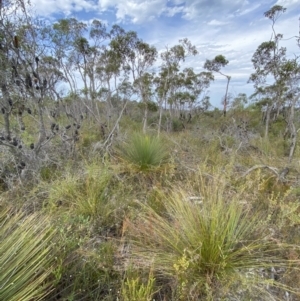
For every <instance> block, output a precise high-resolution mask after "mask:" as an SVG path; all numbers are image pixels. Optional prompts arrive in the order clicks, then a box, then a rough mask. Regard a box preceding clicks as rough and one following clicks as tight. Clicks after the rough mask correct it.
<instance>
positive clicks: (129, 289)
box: [121, 270, 155, 301]
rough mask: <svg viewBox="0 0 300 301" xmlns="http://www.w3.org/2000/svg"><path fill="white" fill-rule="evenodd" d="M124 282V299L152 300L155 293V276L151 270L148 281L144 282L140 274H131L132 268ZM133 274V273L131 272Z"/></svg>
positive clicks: (132, 300)
mask: <svg viewBox="0 0 300 301" xmlns="http://www.w3.org/2000/svg"><path fill="white" fill-rule="evenodd" d="M127 274H129V275H128V276H129V277H126V278H125V279H124V281H123V283H122V288H121V296H122V301H152V300H153V294H154V285H155V278H154V277H153V274H152V273H151V272H150V273H149V276H148V278H147V281H146V283H143V282H142V281H141V279H140V277H139V276H136V277H133V275H130V270H129V271H128V272H127ZM131 274H132V273H131Z"/></svg>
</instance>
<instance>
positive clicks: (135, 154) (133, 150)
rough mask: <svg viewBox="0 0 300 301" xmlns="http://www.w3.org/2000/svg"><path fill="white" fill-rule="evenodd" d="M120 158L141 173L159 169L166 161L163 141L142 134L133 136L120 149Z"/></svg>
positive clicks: (166, 155) (166, 156) (166, 154)
mask: <svg viewBox="0 0 300 301" xmlns="http://www.w3.org/2000/svg"><path fill="white" fill-rule="evenodd" d="M120 156H121V157H122V158H123V159H125V160H126V161H127V162H128V163H131V164H133V165H134V166H135V167H137V168H138V169H139V170H141V171H145V170H150V169H151V168H155V167H159V166H160V165H161V164H163V163H166V162H167V160H168V153H167V150H166V148H165V147H164V144H163V141H162V140H161V139H160V138H158V137H155V136H148V135H143V134H134V135H133V136H132V138H131V139H130V140H129V141H128V142H127V143H126V144H125V145H124V146H123V147H121V148H120Z"/></svg>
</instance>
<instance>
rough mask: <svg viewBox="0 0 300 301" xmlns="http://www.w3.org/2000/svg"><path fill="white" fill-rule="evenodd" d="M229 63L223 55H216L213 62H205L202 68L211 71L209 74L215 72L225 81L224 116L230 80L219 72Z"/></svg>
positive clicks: (229, 77)
mask: <svg viewBox="0 0 300 301" xmlns="http://www.w3.org/2000/svg"><path fill="white" fill-rule="evenodd" d="M228 63H229V61H228V60H227V59H226V58H225V56H223V55H217V56H216V57H215V58H214V59H213V60H206V62H205V63H204V68H205V69H207V70H209V71H211V72H216V73H219V74H221V75H222V76H225V77H226V79H227V84H226V91H225V95H224V100H223V114H224V116H226V111H227V105H228V87H229V83H230V80H231V76H229V75H226V74H224V73H223V72H221V68H222V67H225V66H226V65H227V64H228Z"/></svg>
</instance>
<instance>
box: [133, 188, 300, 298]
mask: <svg viewBox="0 0 300 301" xmlns="http://www.w3.org/2000/svg"><path fill="white" fill-rule="evenodd" d="M207 185H209V183H207ZM210 185H211V186H208V188H207V191H206V193H204V194H203V196H204V199H203V201H202V202H201V201H200V202H199V201H197V203H195V201H193V200H191V199H190V198H189V197H187V194H185V193H183V192H179V193H176V194H174V195H172V196H170V197H167V198H166V199H165V211H164V213H163V214H161V213H159V212H156V211H155V210H153V209H152V208H151V207H150V206H148V205H144V204H142V205H141V206H142V208H143V210H142V212H141V213H140V215H139V218H138V219H137V220H136V221H135V222H132V223H131V222H130V223H129V230H128V231H129V236H130V244H131V247H130V248H131V251H132V254H131V255H132V258H133V261H134V262H135V264H136V266H137V267H138V268H141V267H142V268H149V269H153V270H154V273H155V275H156V276H157V277H159V278H161V279H164V280H165V282H166V283H172V284H171V286H172V296H167V298H171V299H172V300H219V299H218V298H220V297H221V296H222V297H226V298H229V299H226V300H231V299H230V298H235V299H232V300H246V299H244V298H249V300H250V299H251V298H254V299H253V300H256V299H255V298H256V297H257V296H259V295H262V294H264V297H263V298H264V300H274V298H273V296H272V289H269V288H270V287H272V288H274V289H275V290H276V289H277V290H278V289H282V288H283V289H285V290H292V289H291V288H288V287H286V286H285V285H284V284H283V283H281V282H278V281H276V280H275V278H274V277H271V276H270V274H268V271H269V272H270V271H276V270H278V269H283V270H284V269H286V268H288V267H295V266H296V264H297V262H296V261H294V262H292V261H288V260H286V259H284V257H283V256H282V255H281V254H282V252H283V250H284V249H285V248H288V247H287V246H286V247H285V246H284V245H283V244H280V245H278V244H277V243H275V242H274V241H272V240H269V239H267V238H266V235H264V234H263V232H262V231H261V227H260V225H261V223H260V220H259V215H256V216H253V213H250V212H248V211H247V210H246V209H245V208H244V207H243V205H242V204H241V203H239V201H238V198H237V197H232V196H231V198H230V199H226V197H225V195H224V190H223V188H224V187H223V188H222V186H223V185H219V186H218V185H217V184H216V183H210ZM204 189H205V188H204ZM298 264H299V263H298ZM270 273H271V272H270ZM277 293H278V292H277ZM247 300H248V299H247Z"/></svg>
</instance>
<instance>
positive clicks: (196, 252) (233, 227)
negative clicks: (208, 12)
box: [0, 0, 300, 301]
mask: <svg viewBox="0 0 300 301" xmlns="http://www.w3.org/2000/svg"><path fill="white" fill-rule="evenodd" d="M284 12H285V8H284V7H282V6H279V5H276V6H274V7H272V8H271V9H270V10H269V11H267V12H266V13H265V17H266V26H268V24H269V23H268V21H269V22H271V25H272V27H271V31H273V33H272V37H271V39H270V40H269V41H266V42H264V43H262V44H261V45H258V47H257V50H256V51H255V53H254V54H253V57H252V63H253V73H252V74H251V75H250V78H249V82H251V83H253V85H254V88H255V93H254V94H253V95H251V96H249V97H248V96H247V95H246V94H244V93H240V94H239V95H237V96H235V97H233V96H232V95H230V93H228V87H229V85H230V80H231V75H230V74H227V71H224V72H223V68H224V69H225V68H226V65H228V64H230V62H229V61H228V60H227V59H226V58H225V57H224V56H223V55H222V54H220V55H217V56H216V57H215V58H208V59H207V60H206V61H205V62H203V71H201V72H199V73H197V72H196V71H195V70H194V69H193V68H191V67H188V66H187V65H188V60H189V58H190V57H193V56H196V55H197V48H196V47H195V46H194V45H193V44H192V42H191V41H189V40H188V39H183V40H180V41H179V42H178V44H177V45H174V46H171V47H167V48H166V49H164V50H162V51H160V52H159V53H160V55H158V50H157V49H156V48H155V47H153V46H151V45H149V44H148V43H146V42H145V41H143V40H142V39H140V38H139V37H138V35H137V33H135V32H133V31H128V32H127V31H125V30H124V29H123V28H121V27H120V26H119V25H114V26H112V27H111V28H110V29H108V28H106V26H105V25H104V24H103V23H101V22H100V21H98V20H94V21H92V22H91V23H89V24H85V23H82V22H80V21H78V20H76V19H75V18H69V19H61V20H57V21H55V22H54V23H52V24H49V23H48V22H44V21H43V20H40V19H37V18H34V17H32V13H31V12H30V7H29V6H28V4H27V3H26V2H24V1H23V0H14V1H12V0H2V1H0V110H1V112H0V300H5V301H13V300H18V301H20V300H21V301H25V300H31V301H32V300H34V301H36V300H47V301H55V300H69V301H71V300H72V301H73V300H74V301H79V300H86V301H90V300H95V301H96V300H106V301H116V300H120V301H152V300H155V301H169V300H170V301H181V300H182V301H183V300H191V301H198V300H201V301H202V300H205V301H212V300H227V301H235V300H255V301H260V300H261V301H265V300H290V301H291V300H293V301H296V300H300V289H299V288H300V276H299V275H300V273H299V271H300V247H299V246H300V235H299V233H300V202H299V196H300V151H299V140H298V137H297V136H298V132H299V129H300V121H299V120H300V119H299V118H300V111H299V96H300V90H299V82H300V65H299V60H298V58H297V57H295V56H293V57H292V58H291V57H290V56H289V54H288V49H286V48H285V47H284V45H283V40H282V38H283V37H282V35H281V34H280V33H277V31H276V30H277V28H276V24H275V23H276V20H277V19H278V17H280V15H281V14H283V13H284ZM267 19H268V20H267ZM295 43H298V44H299V39H297V38H295ZM299 46H300V45H299ZM154 64H155V66H156V67H155V68H154ZM157 66H159V67H157ZM215 74H220V75H222V76H223V77H224V78H225V79H226V85H224V98H223V105H222V108H221V109H220V110H219V109H217V108H212V106H211V104H210V98H209V93H208V88H209V86H210V83H211V82H212V81H213V80H214V76H215Z"/></svg>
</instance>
